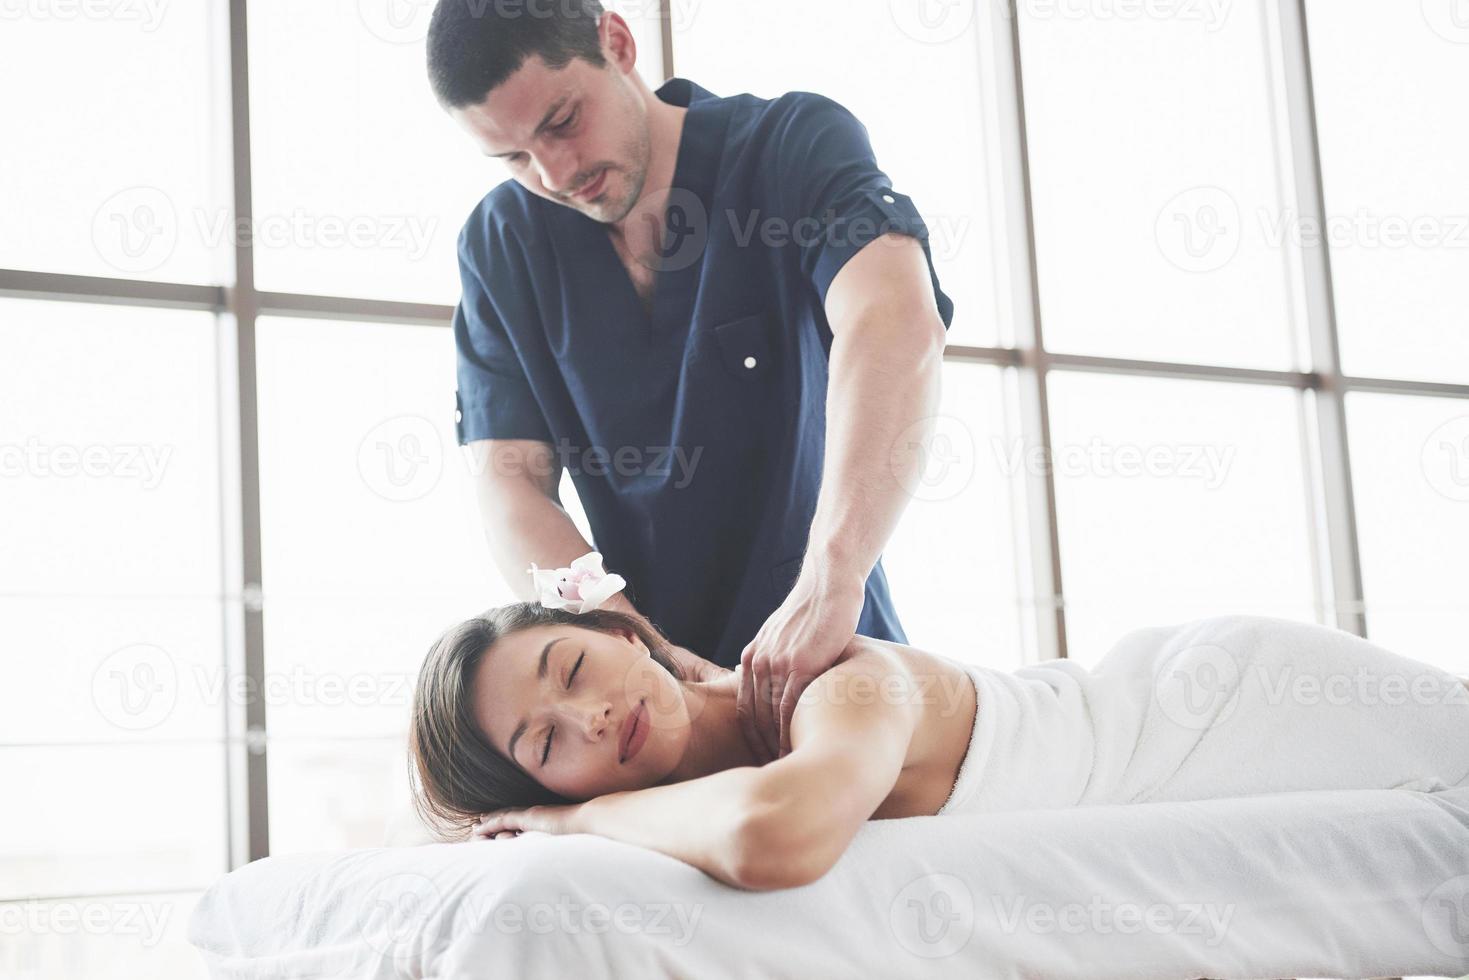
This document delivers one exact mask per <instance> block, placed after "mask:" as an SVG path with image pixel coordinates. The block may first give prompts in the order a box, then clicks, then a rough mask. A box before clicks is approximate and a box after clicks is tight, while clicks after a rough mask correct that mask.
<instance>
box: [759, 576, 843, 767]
mask: <svg viewBox="0 0 1469 980" xmlns="http://www.w3.org/2000/svg"><path fill="white" fill-rule="evenodd" d="M865 586H866V583H865V580H863V579H856V578H840V579H837V578H833V577H832V576H831V575H830V574H829V570H824V569H822V567H821V566H820V564H819V563H818V564H816V565H806V566H803V567H802V569H801V574H800V576H799V577H798V578H797V579H796V584H795V586H794V587H793V588H792V589H791V594H790V595H788V596H787V597H786V600H785V602H783V603H781V604H780V607H779V608H777V609H776V610H775V612H773V613H771V614H770V618H769V619H767V620H766V621H765V625H763V626H761V627H760V632H759V633H757V634H756V635H755V639H753V640H751V641H750V642H749V643H748V644H747V645H746V646H745V649H744V651H743V652H742V653H741V654H740V671H741V673H740V686H739V696H738V698H737V701H736V705H735V714H736V716H738V718H739V720H740V729H741V731H743V732H744V735H745V741H746V742H747V743H748V744H749V746H750V751H751V752H752V753H753V754H754V755H755V757H756V758H757V759H761V760H762V764H763V762H769V761H771V760H773V759H777V758H779V757H780V756H782V755H785V754H786V753H787V752H789V751H790V750H791V716H792V715H794V714H795V712H796V702H797V701H798V700H799V699H800V697H801V692H803V691H805V690H806V688H807V687H808V686H809V685H810V683H811V682H812V681H813V680H815V679H816V678H817V677H819V676H820V675H821V674H823V673H824V672H825V671H826V669H827V668H828V667H830V666H831V665H832V664H834V663H836V661H837V659H838V658H839V657H840V656H841V654H842V651H843V650H844V649H846V646H847V644H848V643H849V642H850V641H851V639H852V636H853V634H854V633H855V632H856V630H857V620H858V619H860V618H861V617H862V602H863V598H864V595H865Z"/></svg>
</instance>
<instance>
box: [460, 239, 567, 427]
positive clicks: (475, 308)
mask: <svg viewBox="0 0 1469 980" xmlns="http://www.w3.org/2000/svg"><path fill="white" fill-rule="evenodd" d="M488 265H489V267H490V268H491V269H504V268H505V266H506V265H507V263H503V262H494V263H489V264H488ZM500 274H501V275H503V274H505V273H503V272H502V273H500ZM459 279H460V283H461V287H462V290H463V293H462V296H461V298H460V301H459V306H458V307H457V308H456V309H455V311H454V350H455V359H456V363H457V377H458V385H459V388H458V392H457V394H456V401H457V411H456V412H455V423H456V426H457V432H458V437H459V444H460V445H461V446H463V445H468V444H469V443H471V442H475V441H477V440H480V439H536V440H539V441H541V442H548V443H549V442H552V441H553V439H552V437H551V430H550V427H549V426H548V425H547V424H546V418H545V415H544V414H543V413H542V411H541V407H540V403H539V402H537V400H536V397H535V392H534V391H533V390H532V388H531V385H530V381H529V379H528V378H527V377H526V371H525V367H524V365H523V364H522V363H521V360H520V357H519V355H518V354H517V353H516V351H515V348H514V346H513V344H512V343H511V340H510V335H509V333H508V331H506V329H505V324H504V322H503V320H502V318H501V314H500V310H499V309H498V308H497V307H496V305H495V302H494V298H493V297H494V293H493V291H492V288H491V286H490V285H487V284H486V283H485V281H484V279H482V278H481V276H480V274H479V272H478V271H477V265H476V263H475V261H474V259H473V258H472V257H471V256H470V255H469V254H467V252H466V249H465V246H464V241H463V239H462V238H461V241H460V247H459ZM502 288H505V289H508V290H510V291H512V292H517V291H521V292H523V289H522V288H521V287H518V286H517V285H515V284H513V283H506V284H503V285H502Z"/></svg>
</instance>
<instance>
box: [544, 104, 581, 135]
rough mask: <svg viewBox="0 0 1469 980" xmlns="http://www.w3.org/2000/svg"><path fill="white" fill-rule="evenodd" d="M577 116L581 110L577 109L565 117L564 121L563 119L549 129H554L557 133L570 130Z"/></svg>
mask: <svg viewBox="0 0 1469 980" xmlns="http://www.w3.org/2000/svg"><path fill="white" fill-rule="evenodd" d="M579 115H581V110H580V109H577V110H576V111H575V112H573V113H572V114H571V115H569V116H567V117H566V118H565V119H563V120H562V121H561V122H559V123H557V124H556V125H554V126H552V127H551V128H552V129H554V130H555V131H556V132H558V133H559V132H561V131H562V130H564V129H568V128H570V126H571V124H572V123H574V122H576V119H577V117H578V116H579Z"/></svg>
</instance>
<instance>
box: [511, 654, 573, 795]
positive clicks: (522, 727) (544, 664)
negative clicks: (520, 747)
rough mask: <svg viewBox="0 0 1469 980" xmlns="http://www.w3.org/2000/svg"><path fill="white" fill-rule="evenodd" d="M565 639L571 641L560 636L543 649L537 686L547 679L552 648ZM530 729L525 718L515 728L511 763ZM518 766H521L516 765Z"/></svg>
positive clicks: (538, 663)
mask: <svg viewBox="0 0 1469 980" xmlns="http://www.w3.org/2000/svg"><path fill="white" fill-rule="evenodd" d="M565 639H569V637H565V636H558V637H556V639H554V640H552V641H551V642H550V643H547V644H546V645H545V646H544V647H542V648H541V656H540V657H539V659H537V660H536V683H537V684H539V683H540V682H541V681H543V680H545V679H546V671H547V669H548V665H549V663H550V657H551V648H552V647H554V646H555V645H556V644H558V643H560V642H561V641H562V640H565ZM529 727H530V726H529V725H528V724H527V723H526V720H525V719H524V718H522V719H520V724H518V725H516V726H515V731H514V732H513V733H512V734H511V736H510V745H509V746H508V749H509V757H510V761H511V762H515V743H516V742H518V741H520V736H522V735H524V734H525V731H526V729H527V728H529ZM516 765H520V764H519V763H516ZM521 768H522V769H524V768H525V767H524V766H521Z"/></svg>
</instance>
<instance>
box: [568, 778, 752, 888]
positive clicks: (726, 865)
mask: <svg viewBox="0 0 1469 980" xmlns="http://www.w3.org/2000/svg"><path fill="white" fill-rule="evenodd" d="M763 771H764V770H762V769H760V768H758V767H756V766H738V767H736V768H733V769H725V770H723V771H721V772H716V773H712V774H710V775H708V776H701V777H699V778H698V779H688V780H684V781H683V782H679V783H669V784H667V785H664V786H650V787H647V788H645V789H635V790H625V791H622V792H617V793H608V794H606V795H604V796H598V797H596V798H595V799H591V800H588V801H586V802H585V803H580V804H575V805H574V806H572V807H571V808H570V809H571V810H572V811H573V812H572V814H571V816H570V825H569V829H570V830H572V831H574V832H578V833H588V834H598V835H600V836H602V837H610V838H612V839H613V840H620V841H626V842H628V843H629V844H637V845H638V846H640V847H646V848H649V849H650V850H654V851H661V852H662V853H664V854H667V855H670V856H671V857H676V858H678V859H679V860H680V861H683V862H684V863H685V864H692V865H693V866H694V867H696V868H698V869H700V870H701V871H703V872H705V873H706V874H708V875H710V876H712V877H714V878H717V879H718V880H720V881H722V882H724V883H725V884H727V885H733V886H734V887H736V888H758V887H760V886H759V884H758V881H759V874H760V863H759V862H760V859H761V857H762V850H761V841H760V840H759V839H757V838H756V837H755V831H756V829H757V828H756V827H755V825H754V823H753V821H752V820H751V819H750V817H751V815H752V814H753V812H754V808H753V806H752V803H753V801H754V800H755V799H756V798H757V797H758V796H759V795H760V794H759V784H760V781H761V778H762V776H761V774H762V773H763Z"/></svg>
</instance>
